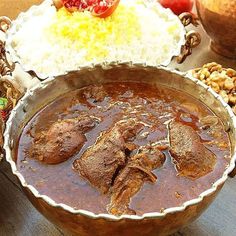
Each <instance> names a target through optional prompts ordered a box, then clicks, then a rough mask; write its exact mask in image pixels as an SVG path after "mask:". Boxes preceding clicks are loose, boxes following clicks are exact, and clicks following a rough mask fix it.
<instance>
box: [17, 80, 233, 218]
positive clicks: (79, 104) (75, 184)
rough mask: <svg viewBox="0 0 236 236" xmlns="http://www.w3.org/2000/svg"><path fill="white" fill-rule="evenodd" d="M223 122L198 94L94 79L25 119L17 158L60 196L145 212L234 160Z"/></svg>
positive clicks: (80, 205) (30, 176)
mask: <svg viewBox="0 0 236 236" xmlns="http://www.w3.org/2000/svg"><path fill="white" fill-rule="evenodd" d="M230 154H231V153H230V141H229V138H228V135H227V133H226V132H225V131H224V127H223V124H222V122H221V121H220V120H219V118H217V117H216V116H215V115H214V113H212V112H211V111H210V110H209V109H208V108H207V107H206V106H205V105H203V104H202V103H200V102H199V101H197V100H196V99H194V98H193V97H191V96H189V95H187V94H185V93H183V92H180V91H176V90H172V89H169V88H166V87H161V86H158V87H155V86H153V85H149V84H144V83H135V82H132V83H128V82H122V83H116V82H114V83H107V84H103V85H91V86H88V87H85V88H82V89H79V90H76V91H73V92H70V93H68V94H66V95H63V96H62V97H60V98H58V99H57V100H55V101H54V102H52V103H51V104H49V105H48V106H46V107H45V108H44V109H42V110H41V111H39V112H38V113H37V114H36V115H35V116H34V117H33V118H32V119H31V120H30V122H29V123H28V124H27V125H26V126H25V128H24V129H23V132H22V135H21V137H20V140H19V144H18V151H17V165H18V169H19V170H20V172H21V173H22V174H23V176H24V177H25V179H26V181H27V183H28V184H31V185H33V186H35V187H36V188H37V190H38V191H39V192H40V193H41V194H45V195H48V196H49V197H51V198H52V199H54V200H55V201H56V202H58V203H59V202H60V203H65V204H68V205H70V206H72V207H74V208H76V209H84V210H89V211H92V212H95V213H107V212H108V213H110V214H114V215H121V214H143V213H147V212H154V211H162V210H163V209H165V208H169V207H175V206H179V205H181V204H182V203H183V202H185V201H187V200H190V199H193V198H196V197H197V196H198V195H199V194H200V193H201V192H203V191H205V190H207V189H208V188H209V187H210V186H211V185H212V183H213V182H215V181H216V180H217V179H218V178H219V177H221V176H222V174H223V172H224V170H225V168H226V166H227V165H228V163H229V161H230Z"/></svg>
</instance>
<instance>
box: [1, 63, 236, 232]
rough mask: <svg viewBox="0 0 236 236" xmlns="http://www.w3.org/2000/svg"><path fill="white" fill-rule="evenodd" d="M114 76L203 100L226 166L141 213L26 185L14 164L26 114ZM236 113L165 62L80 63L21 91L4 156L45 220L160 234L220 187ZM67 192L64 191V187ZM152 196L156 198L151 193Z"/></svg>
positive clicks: (77, 227)
mask: <svg viewBox="0 0 236 236" xmlns="http://www.w3.org/2000/svg"><path fill="white" fill-rule="evenodd" d="M114 78H116V81H118V82H119V81H120V82H122V81H129V82H133V81H136V82H137V81H139V82H145V83H150V84H152V85H156V86H158V85H163V86H167V87H169V88H173V89H177V90H179V91H182V92H185V93H188V94H191V95H192V96H193V97H195V98H196V99H198V100H199V101H201V102H203V103H204V104H205V105H206V106H207V107H210V108H211V109H212V111H213V112H214V113H215V114H216V115H217V116H218V117H220V118H221V120H222V122H223V123H224V125H225V129H226V130H227V132H228V134H229V138H230V141H231V145H232V146H231V150H232V158H231V162H230V164H229V166H228V167H227V168H226V169H225V172H224V173H223V174H222V176H220V177H219V179H218V180H217V181H216V182H215V183H213V184H212V186H211V187H210V188H209V189H207V190H206V191H204V192H203V193H201V194H200V195H199V196H198V197H197V198H195V199H192V200H189V201H187V202H185V203H184V204H183V205H181V206H176V207H174V206H173V207H172V208H167V209H164V210H163V211H162V212H147V213H145V214H143V215H122V216H120V217H116V216H113V215H108V214H95V213H93V212H89V211H85V210H83V209H74V208H72V207H71V206H69V205H65V204H63V203H58V202H55V201H54V200H53V199H52V198H50V197H48V196H46V195H41V194H40V193H39V192H38V190H37V189H36V186H32V185H29V184H28V183H27V182H26V181H25V179H24V176H23V175H22V174H21V173H20V172H19V171H18V169H17V166H16V162H15V161H16V150H17V142H18V139H19V137H20V135H21V132H22V129H23V127H24V126H25V125H26V124H27V123H28V121H29V120H30V119H31V117H33V116H34V114H35V113H36V112H37V111H39V110H40V109H41V108H43V107H44V106H45V105H47V104H49V103H50V102H52V101H54V100H55V99H56V98H58V97H59V96H61V95H63V94H65V93H68V92H71V91H74V90H76V89H79V88H82V87H84V86H87V85H91V84H97V83H98V84H102V83H106V82H112V81H114ZM235 147H236V117H235V115H234V114H233V112H232V110H231V108H230V107H229V106H228V105H227V104H226V103H225V102H224V101H223V99H222V98H221V97H220V96H219V95H217V94H216V93H215V92H214V91H213V90H212V89H211V88H209V87H208V86H206V85H204V84H203V83H202V82H201V81H199V80H197V79H194V78H192V77H190V75H189V76H188V75H186V73H181V72H177V71H172V70H171V69H168V68H166V67H150V66H146V65H144V64H134V63H123V64H118V63H117V62H114V63H112V64H108V63H104V64H102V65H97V66H91V67H87V68H86V67H85V68H81V70H79V71H74V72H70V73H68V74H65V75H61V76H58V77H54V78H50V79H47V80H45V81H43V82H42V83H39V84H38V85H37V86H36V87H34V88H33V89H30V90H28V91H27V92H26V94H25V96H24V97H23V98H22V99H20V100H19V102H18V103H17V105H16V107H15V108H14V109H13V110H12V112H11V115H10V117H9V119H8V121H7V125H6V130H5V133H4V149H5V154H6V160H7V161H8V163H9V164H10V165H11V169H12V172H13V174H14V175H15V176H17V178H18V180H19V181H20V184H21V186H22V188H23V190H24V192H25V193H26V195H27V196H28V198H29V200H30V201H31V202H32V204H33V205H34V206H35V207H36V208H37V209H38V210H39V211H40V212H41V213H42V214H43V215H44V216H45V217H47V218H48V219H49V220H51V221H52V222H53V223H54V224H56V225H57V226H59V227H60V228H62V229H63V230H65V231H68V232H70V233H71V234H72V235H80V236H91V235H96V236H107V235H112V236H126V235H127V236H166V235H170V234H171V233H174V232H176V231H177V230H178V229H180V228H182V227H184V226H186V225H188V224H189V223H191V222H192V221H193V220H195V219H196V218H197V217H199V216H200V215H201V213H202V212H203V211H204V210H205V209H206V208H207V207H208V206H209V205H210V204H211V202H212V201H213V200H214V198H215V197H216V195H217V194H218V193H219V191H220V190H221V188H222V186H223V184H224V182H225V181H226V179H227V178H228V175H229V174H230V173H231V172H232V171H233V169H234V167H235V161H236V152H235V151H236V148H235ZM68 194H70V193H68ZM154 200H156V201H158V199H154Z"/></svg>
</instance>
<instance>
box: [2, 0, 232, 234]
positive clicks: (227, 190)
mask: <svg viewBox="0 0 236 236" xmlns="http://www.w3.org/2000/svg"><path fill="white" fill-rule="evenodd" d="M32 1H34V2H35V1H36V0H32ZM3 2H4V0H3ZM5 2H6V1H5ZM22 2H23V1H22ZM38 2H39V1H38ZM1 4H3V3H2V0H1V3H0V6H1ZM0 8H1V7H0ZM198 30H199V32H200V33H201V35H202V38H203V42H202V44H201V46H200V47H199V48H198V49H196V50H194V53H193V56H191V57H190V58H188V59H187V60H186V62H185V63H184V64H183V65H177V64H176V63H172V64H171V67H173V68H178V69H180V70H183V71H186V70H189V69H191V68H195V67H199V66H202V65H203V64H204V63H207V62H212V61H216V62H218V63H221V64H222V65H224V66H225V67H233V68H235V69H236V61H233V60H228V59H225V58H223V57H220V56H218V55H216V54H215V53H213V52H211V51H210V50H209V39H208V37H207V36H206V34H205V33H204V32H203V30H202V29H201V27H200V28H199V29H198ZM60 235H65V234H64V233H63V232H62V231H61V230H60V229H58V228H57V227H55V226H54V225H52V224H51V223H50V222H49V221H47V220H46V219H45V218H44V217H43V216H42V215H41V214H40V213H38V212H37V211H36V210H35V209H34V207H33V206H32V205H31V203H30V202H29V201H28V200H27V198H26V197H25V195H24V194H23V192H22V191H21V189H20V186H19V184H18V182H17V180H16V178H15V177H14V176H13V175H12V174H11V171H10V168H9V165H8V164H7V163H6V162H5V161H4V162H2V163H0V236H60ZM178 235H179V236H234V235H236V181H235V179H229V180H228V181H227V182H226V184H225V186H224V188H223V189H222V191H221V192H220V194H219V196H218V197H217V199H216V200H215V202H214V203H213V204H212V205H211V206H210V207H209V208H208V210H207V211H206V212H205V213H204V214H203V215H202V216H201V217H200V218H199V219H198V220H196V221H195V222H194V223H192V224H191V225H189V226H188V227H186V228H184V229H182V230H180V231H179V232H178V233H176V234H175V235H174V236H178ZM94 236H95V235H94Z"/></svg>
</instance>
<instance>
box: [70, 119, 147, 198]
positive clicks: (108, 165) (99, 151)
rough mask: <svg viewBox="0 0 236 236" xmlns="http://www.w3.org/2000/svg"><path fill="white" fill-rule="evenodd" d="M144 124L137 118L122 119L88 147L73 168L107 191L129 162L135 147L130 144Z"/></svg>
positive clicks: (103, 191)
mask: <svg viewBox="0 0 236 236" xmlns="http://www.w3.org/2000/svg"><path fill="white" fill-rule="evenodd" d="M142 127H143V124H141V123H140V122H138V121H137V120H135V119H128V120H126V121H125V122H123V121H121V122H118V123H116V124H115V126H114V127H113V128H112V129H110V130H109V131H108V132H106V133H104V134H103V135H102V136H101V137H100V138H99V139H98V141H97V142H96V143H95V144H94V145H93V146H91V147H90V148H89V149H87V150H86V151H85V152H84V153H83V155H82V156H81V157H80V159H77V160H75V162H74V164H73V168H74V169H75V170H77V171H79V172H80V174H81V176H83V177H84V178H85V179H87V180H88V181H89V182H90V183H91V185H93V186H95V187H96V188H98V189H99V190H100V191H101V192H102V193H107V192H108V191H109V188H110V187H111V185H112V184H113V181H114V178H115V176H116V175H117V174H118V171H119V170H120V169H121V168H123V167H124V165H125V163H126V162H127V156H126V155H127V152H130V151H132V150H130V149H133V148H135V147H134V146H133V145H129V141H131V140H132V139H133V138H135V136H136V135H137V134H138V133H139V131H140V130H141V129H142Z"/></svg>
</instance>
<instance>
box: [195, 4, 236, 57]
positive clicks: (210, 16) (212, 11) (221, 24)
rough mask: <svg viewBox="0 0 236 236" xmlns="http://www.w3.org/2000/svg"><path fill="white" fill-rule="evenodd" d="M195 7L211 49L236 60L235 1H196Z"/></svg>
mask: <svg viewBox="0 0 236 236" xmlns="http://www.w3.org/2000/svg"><path fill="white" fill-rule="evenodd" d="M196 5H197V10H198V14H199V17H200V20H201V22H202V24H203V27H204V29H205V30H206V32H207V33H208V35H209V36H210V37H211V39H212V49H213V50H214V51H215V52H217V53H219V54H221V55H223V56H226V57H230V58H235V59H236V0H196Z"/></svg>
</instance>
